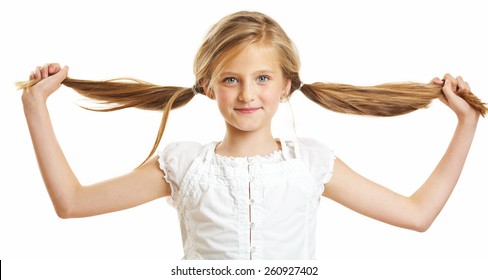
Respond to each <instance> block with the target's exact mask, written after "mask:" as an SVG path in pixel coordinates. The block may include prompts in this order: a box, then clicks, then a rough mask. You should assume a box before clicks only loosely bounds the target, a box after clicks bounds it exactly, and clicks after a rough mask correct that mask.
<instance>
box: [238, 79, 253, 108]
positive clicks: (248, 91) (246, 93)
mask: <svg viewBox="0 0 488 280" xmlns="http://www.w3.org/2000/svg"><path fill="white" fill-rule="evenodd" d="M255 97H256V89H255V88H254V87H253V86H252V85H250V84H248V83H246V84H244V85H243V86H242V87H241V90H240V92H239V97H238V99H239V101H241V102H245V103H248V102H251V101H253V100H254V99H255Z"/></svg>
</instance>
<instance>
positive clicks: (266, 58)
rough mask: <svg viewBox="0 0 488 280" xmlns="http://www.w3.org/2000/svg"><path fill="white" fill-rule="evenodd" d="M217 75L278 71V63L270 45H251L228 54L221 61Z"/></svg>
mask: <svg viewBox="0 0 488 280" xmlns="http://www.w3.org/2000/svg"><path fill="white" fill-rule="evenodd" d="M219 68H220V69H219V70H220V71H217V73H214V74H217V75H218V74H219V73H221V72H225V71H238V70H240V71H256V70H269V71H278V70H279V69H280V61H279V59H278V55H277V53H276V50H275V48H273V47H272V46H271V45H270V44H265V43H261V42H258V43H252V44H248V45H246V46H244V47H242V48H240V49H239V50H236V51H233V52H229V53H228V55H227V57H226V58H225V59H224V60H223V61H222V63H221V67H219Z"/></svg>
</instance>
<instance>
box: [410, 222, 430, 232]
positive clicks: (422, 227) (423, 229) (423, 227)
mask: <svg viewBox="0 0 488 280" xmlns="http://www.w3.org/2000/svg"><path fill="white" fill-rule="evenodd" d="M429 228H430V224H428V223H419V224H416V225H415V226H414V227H413V228H412V230H414V231H416V232H426V231H427V230H428V229H429Z"/></svg>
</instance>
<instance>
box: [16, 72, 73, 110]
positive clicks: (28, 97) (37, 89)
mask: <svg viewBox="0 0 488 280" xmlns="http://www.w3.org/2000/svg"><path fill="white" fill-rule="evenodd" d="M67 76H68V66H64V67H63V68H61V66H60V65H59V64H58V63H49V64H44V65H43V66H42V67H41V66H38V67H36V69H35V70H34V71H32V72H31V74H30V76H29V81H38V82H37V83H36V84H35V85H33V86H32V87H29V88H27V89H25V90H24V92H23V94H22V101H23V102H24V103H25V102H27V101H29V102H30V101H41V102H46V100H47V98H48V97H49V96H50V95H51V94H52V93H53V92H55V91H56V90H57V89H58V88H59V87H60V86H61V83H62V82H63V81H64V79H66V77H67Z"/></svg>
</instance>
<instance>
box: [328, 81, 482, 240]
mask: <svg viewBox="0 0 488 280" xmlns="http://www.w3.org/2000/svg"><path fill="white" fill-rule="evenodd" d="M444 80H445V83H444V87H443V92H444V97H441V101H442V102H443V103H445V104H446V105H447V106H448V107H450V108H451V109H452V110H453V111H454V112H455V113H456V115H457V118H458V124H457V127H456V130H455V132H454V136H453V137H452V140H451V142H450V144H449V146H448V148H447V150H446V152H445V154H444V156H443V157H442V158H441V160H440V161H439V163H438V164H437V166H436V168H435V169H434V171H433V172H432V174H431V175H430V176H429V178H428V179H427V180H426V181H425V183H424V184H423V185H422V186H421V187H420V188H419V189H418V190H417V191H416V192H415V193H413V194H412V195H411V196H410V197H405V196H402V195H400V194H397V193H395V192H393V191H391V190H389V189H387V188H385V187H383V186H380V185H378V184H376V183H374V182H372V181H370V180H368V179H366V178H364V177H363V176H361V175H359V174H358V173H356V172H354V171H353V170H352V169H350V168H349V167H348V166H347V165H346V164H345V163H344V162H342V161H341V160H340V159H337V160H336V163H335V166H334V176H332V179H331V181H330V182H329V183H328V184H327V185H326V188H325V191H324V193H323V195H324V196H326V197H329V198H331V199H333V200H335V201H337V202H339V203H341V204H343V205H345V206H346V207H348V208H350V209H352V210H354V211H356V212H359V213H361V214H364V215H366V216H369V217H371V218H374V219H377V220H380V221H383V222H385V223H389V224H392V225H395V226H399V227H404V228H408V229H413V230H417V231H425V230H427V229H428V228H429V227H430V225H431V224H432V223H433V222H434V220H435V218H436V217H437V215H438V214H439V212H440V211H441V210H442V208H443V207H444V205H445V203H446V202H447V200H448V198H449V196H450V195H451V193H452V191H453V189H454V187H455V186H456V183H457V181H458V179H459V176H460V175H461V171H462V169H463V166H464V162H465V160H466V157H467V155H468V151H469V148H470V146H471V143H472V141H473V137H474V134H475V131H476V126H477V123H478V119H479V114H478V113H477V112H476V111H475V110H473V109H472V108H471V107H470V106H469V105H468V104H467V103H466V102H465V101H464V100H463V99H462V98H460V97H459V96H458V95H457V94H460V93H466V92H469V90H470V89H469V86H468V84H467V83H466V82H464V81H463V79H462V78H461V77H457V78H456V79H454V78H453V77H452V76H451V75H449V74H446V75H445V76H444ZM432 82H433V83H437V84H442V83H443V80H440V79H438V78H435V79H433V80H432Z"/></svg>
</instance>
